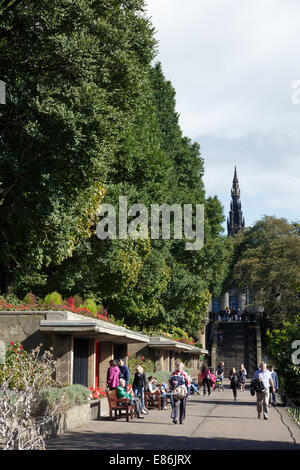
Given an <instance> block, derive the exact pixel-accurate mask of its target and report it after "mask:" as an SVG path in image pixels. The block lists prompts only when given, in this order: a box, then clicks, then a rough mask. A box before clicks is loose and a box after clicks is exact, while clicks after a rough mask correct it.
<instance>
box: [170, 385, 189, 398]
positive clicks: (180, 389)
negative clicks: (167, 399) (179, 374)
mask: <svg viewBox="0 0 300 470" xmlns="http://www.w3.org/2000/svg"><path fill="white" fill-rule="evenodd" d="M172 395H173V397H174V400H180V399H181V398H184V397H186V396H187V388H186V386H185V385H178V386H177V387H176V388H175V389H174V390H172Z"/></svg>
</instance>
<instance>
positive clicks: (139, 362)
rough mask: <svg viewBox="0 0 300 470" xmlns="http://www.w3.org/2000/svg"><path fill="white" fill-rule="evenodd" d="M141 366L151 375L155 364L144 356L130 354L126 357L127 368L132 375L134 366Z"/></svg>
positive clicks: (134, 369) (134, 370)
mask: <svg viewBox="0 0 300 470" xmlns="http://www.w3.org/2000/svg"><path fill="white" fill-rule="evenodd" d="M137 366H142V367H143V369H144V371H147V373H149V374H150V375H153V373H154V369H155V365H154V362H153V361H151V359H146V358H145V356H143V355H140V356H130V357H129V359H128V368H129V371H130V375H134V374H135V372H136V367H137Z"/></svg>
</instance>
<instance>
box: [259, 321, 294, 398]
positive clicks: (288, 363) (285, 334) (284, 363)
mask: <svg viewBox="0 0 300 470" xmlns="http://www.w3.org/2000/svg"><path fill="white" fill-rule="evenodd" d="M299 339H300V315H299V314H298V315H295V317H294V319H293V321H289V322H286V321H285V322H283V324H282V325H281V327H280V329H275V330H268V331H267V340H268V345H267V348H266V352H267V354H268V355H269V356H270V357H271V359H272V361H274V365H275V368H276V371H277V373H278V376H279V378H280V382H281V389H282V390H283V391H284V392H285V393H286V394H287V396H288V397H289V398H290V399H291V400H292V401H294V402H295V404H298V405H299V404H300V399H299V390H300V367H299V365H295V364H293V362H292V357H291V356H292V352H293V350H292V348H291V345H292V342H293V341H295V340H299Z"/></svg>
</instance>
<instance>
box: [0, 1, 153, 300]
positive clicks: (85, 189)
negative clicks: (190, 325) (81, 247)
mask: <svg viewBox="0 0 300 470" xmlns="http://www.w3.org/2000/svg"><path fill="white" fill-rule="evenodd" d="M142 13H143V1H137V0H129V1H126V2H125V3H124V2H115V3H114V4H113V5H112V4H111V3H110V2H100V3H99V2H94V1H92V0H74V1H70V0H64V1H61V0H54V1H51V2H39V3H38V4H37V3H36V2H35V1H33V0H29V1H27V2H26V5H22V6H20V5H19V6H18V7H16V8H14V9H13V10H12V11H10V12H9V13H8V14H7V15H2V18H1V26H0V37H1V42H0V55H1V64H2V66H1V79H2V80H4V81H5V82H6V85H7V104H6V105H5V107H3V110H1V115H0V128H1V135H2V138H1V140H0V174H1V177H0V187H1V194H0V199H1V205H0V217H1V221H2V230H1V234H0V237H1V238H0V246H1V249H0V266H1V273H0V274H1V283H2V289H1V290H4V291H7V290H8V289H9V288H11V286H14V288H15V290H16V292H17V293H18V294H19V295H21V296H23V295H24V294H25V293H26V292H27V291H28V290H29V289H31V288H32V289H34V290H36V289H35V286H39V287H42V286H43V285H45V284H46V282H47V272H46V270H45V268H47V267H48V266H49V265H50V264H51V263H53V264H55V265H58V264H60V263H61V262H62V261H63V260H65V259H67V258H68V257H70V256H71V255H72V253H73V251H74V249H75V247H76V245H77V243H78V241H79V240H81V239H82V238H86V237H89V236H90V235H91V233H92V231H93V229H94V226H93V224H94V221H95V214H96V211H97V209H98V206H99V203H100V202H101V200H102V199H103V197H104V195H105V189H104V186H103V181H104V180H105V179H106V178H107V173H108V168H109V166H110V165H112V164H114V163H115V162H117V158H118V156H117V149H118V148H119V145H120V141H121V140H122V138H123V135H124V133H126V132H127V130H128V128H129V127H130V116H131V113H132V109H133V108H134V107H135V103H136V101H137V100H139V98H140V95H141V94H142V89H143V86H144V82H145V67H146V65H147V64H149V63H150V62H151V60H152V59H153V56H154V50H155V40H154V38H153V28H152V26H151V25H150V23H149V21H148V19H147V18H146V17H145V15H143V14H142Z"/></svg>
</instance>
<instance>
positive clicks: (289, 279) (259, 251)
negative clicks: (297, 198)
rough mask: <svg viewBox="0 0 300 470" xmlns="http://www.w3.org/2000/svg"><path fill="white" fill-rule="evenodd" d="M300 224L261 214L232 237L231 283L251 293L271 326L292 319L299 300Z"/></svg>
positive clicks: (297, 308) (296, 310)
mask: <svg viewBox="0 0 300 470" xmlns="http://www.w3.org/2000/svg"><path fill="white" fill-rule="evenodd" d="M299 229H300V226H299V224H297V223H291V224H290V223H288V222H287V221H286V220H285V219H278V218H276V217H267V216H266V217H264V218H263V219H262V220H259V221H258V222H256V224H255V225H254V226H253V227H251V228H249V229H248V230H246V231H244V232H240V233H239V234H238V235H237V236H236V237H235V240H234V244H235V255H234V260H233V266H232V274H233V276H232V283H234V284H235V285H236V286H238V287H240V288H241V289H244V288H245V286H247V287H248V288H249V289H250V290H251V291H252V292H254V294H255V301H254V303H255V305H256V306H257V305H263V306H264V308H265V311H266V312H268V313H269V314H270V321H271V324H272V325H273V326H275V327H276V326H278V325H280V324H281V322H282V321H283V320H292V319H293V317H294V314H295V312H299V301H300V297H299V294H300V289H299V279H300V230H299Z"/></svg>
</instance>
